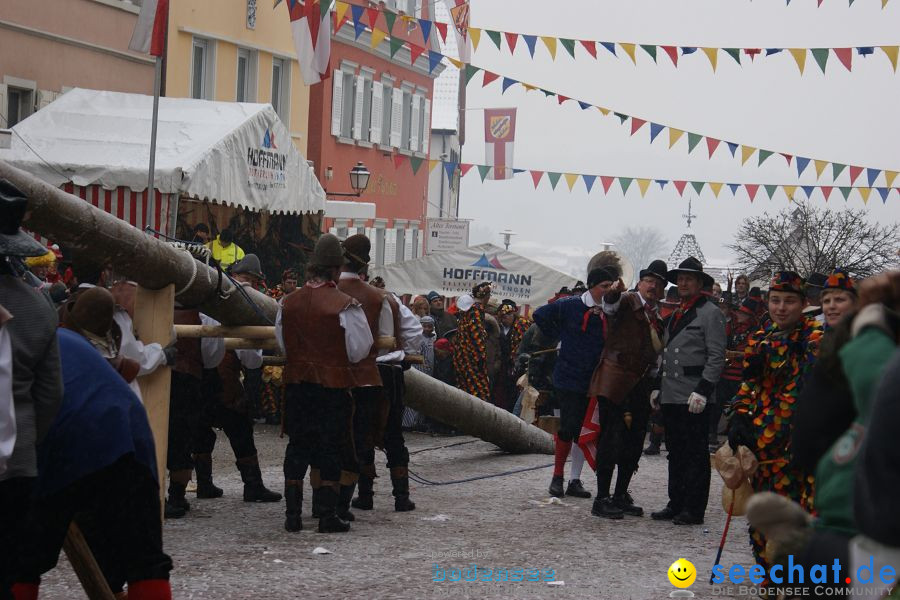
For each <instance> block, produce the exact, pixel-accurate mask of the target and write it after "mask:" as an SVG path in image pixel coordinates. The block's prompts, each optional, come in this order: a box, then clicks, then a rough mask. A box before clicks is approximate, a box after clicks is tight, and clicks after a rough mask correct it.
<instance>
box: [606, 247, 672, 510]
mask: <svg viewBox="0 0 900 600" xmlns="http://www.w3.org/2000/svg"><path fill="white" fill-rule="evenodd" d="M667 271H668V269H667V268H666V263H665V262H663V261H661V260H655V261H653V262H652V263H651V264H650V266H649V267H647V268H646V269H643V270H642V271H641V272H640V280H639V281H638V284H637V291H634V292H622V290H621V289H620V286H616V287H613V288H612V289H611V290H610V291H609V292H607V294H606V295H605V296H604V297H603V303H602V306H603V311H604V312H605V313H606V314H607V318H608V322H609V331H608V336H607V338H606V344H605V346H604V348H603V354H602V356H601V357H600V363H599V364H598V365H597V368H596V369H594V375H593V377H592V379H591V387H590V389H589V390H588V395H589V396H595V397H596V398H597V408H598V411H599V416H600V436H599V439H598V442H597V457H596V458H597V460H596V467H597V486H598V490H597V498H596V499H595V500H594V506H593V509H592V510H591V512H592V513H593V514H594V515H596V516H599V517H605V518H608V519H621V518H622V515H623V514H628V515H633V516H638V517H639V516H641V515H643V514H644V510H643V509H642V508H641V507H640V506H636V505H635V504H634V500H632V498H631V495H630V494H629V493H628V484H629V483H630V482H631V477H632V476H633V475H634V473H635V471H637V467H638V461H639V460H640V457H641V451H642V449H643V444H644V435H645V433H646V431H647V420H648V419H649V418H650V391H651V390H652V389H653V380H654V378H655V376H656V363H657V360H658V357H659V353H660V352H661V351H662V333H663V328H662V321H661V320H660V318H659V314H658V313H657V311H656V302H657V301H658V300H659V298H660V297H661V296H662V292H663V290H664V289H665V287H666V274H667ZM616 466H618V468H619V472H618V475H617V477H616V488H615V492H614V494H613V495H612V496H610V494H609V491H610V485H611V483H612V474H613V470H614V468H615V467H616Z"/></svg>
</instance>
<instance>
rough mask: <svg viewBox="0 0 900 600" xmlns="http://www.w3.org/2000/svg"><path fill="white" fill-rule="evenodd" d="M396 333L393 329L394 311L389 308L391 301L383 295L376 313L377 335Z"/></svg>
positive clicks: (392, 334)
mask: <svg viewBox="0 0 900 600" xmlns="http://www.w3.org/2000/svg"><path fill="white" fill-rule="evenodd" d="M396 333H397V332H395V331H394V311H392V310H391V303H390V301H389V300H388V298H387V296H385V297H384V300H382V302H381V312H380V313H378V335H379V336H391V337H393V336H394V335H396Z"/></svg>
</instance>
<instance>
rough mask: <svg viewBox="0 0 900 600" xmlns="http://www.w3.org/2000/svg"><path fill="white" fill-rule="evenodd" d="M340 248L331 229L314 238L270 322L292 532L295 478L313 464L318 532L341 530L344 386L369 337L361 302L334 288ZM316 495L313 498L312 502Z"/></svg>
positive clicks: (352, 379) (347, 416)
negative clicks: (300, 279)
mask: <svg viewBox="0 0 900 600" xmlns="http://www.w3.org/2000/svg"><path fill="white" fill-rule="evenodd" d="M345 262H346V259H345V258H344V249H343V248H342V247H341V242H340V240H339V239H338V238H337V236H334V235H332V234H328V233H326V234H324V235H323V236H322V237H320V238H319V241H318V242H316V246H315V249H314V250H313V256H312V260H311V261H310V264H309V266H308V268H307V274H308V277H309V278H308V280H307V282H306V284H305V285H304V286H303V287H302V288H300V289H298V290H297V291H296V292H294V293H293V294H290V295H288V296H285V297H284V302H283V304H282V306H281V307H280V308H279V310H278V314H277V316H276V319H275V336H276V338H277V339H278V343H279V345H280V346H281V348H282V350H283V351H284V354H285V358H286V364H285V368H284V382H285V384H286V389H285V415H284V426H285V431H286V432H287V434H288V438H289V440H290V441H289V442H288V447H287V450H286V451H285V456H284V479H285V486H284V491H285V494H284V495H285V502H286V507H285V522H284V528H285V529H286V530H287V531H300V530H301V529H302V528H303V524H302V522H301V520H300V511H301V507H302V501H303V478H304V477H305V476H306V471H307V469H308V468H309V466H310V465H315V466H316V467H318V469H319V476H320V478H321V481H320V483H319V487H318V489H316V490H315V491H314V492H313V493H314V495H316V496H318V498H316V499H314V502H313V503H314V504H316V505H317V506H318V514H319V532H320V533H332V532H344V531H349V529H350V523H348V522H347V521H344V520H343V519H341V518H340V517H339V516H338V515H337V506H338V500H339V495H340V480H341V470H342V465H345V464H346V453H347V450H348V449H349V450H350V454H351V455H352V444H350V445H349V446H348V442H350V440H349V435H348V432H349V424H350V422H351V411H352V409H353V405H352V400H351V397H350V389H351V388H354V387H356V386H357V385H358V384H359V382H358V380H357V374H356V372H355V370H354V369H353V365H355V364H356V363H359V362H360V361H362V360H363V359H365V358H366V357H367V356H369V351H370V350H371V349H372V344H373V343H374V339H373V337H372V330H371V329H370V327H369V323H368V321H367V320H366V313H365V311H364V310H363V307H362V305H361V304H360V303H359V302H357V301H356V300H354V299H353V298H352V297H351V296H349V295H347V294H345V293H344V292H342V291H340V290H339V289H338V288H337V282H338V279H339V277H340V273H341V267H343V266H344V264H345ZM316 500H318V502H316Z"/></svg>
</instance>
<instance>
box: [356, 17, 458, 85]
mask: <svg viewBox="0 0 900 600" xmlns="http://www.w3.org/2000/svg"><path fill="white" fill-rule="evenodd" d="M385 14H387V13H385ZM372 33H373V34H374V33H375V32H374V31H373V32H372ZM405 43H406V42H405V41H404V40H403V38H398V37H392V38H391V39H390V45H391V58H394V55H395V54H397V51H398V50H399V49H400V48H402V47H403V44H405ZM467 66H468V65H467ZM466 83H469V80H468V79H466Z"/></svg>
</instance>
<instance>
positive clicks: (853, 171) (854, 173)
mask: <svg viewBox="0 0 900 600" xmlns="http://www.w3.org/2000/svg"><path fill="white" fill-rule="evenodd" d="M862 172H863V168H862V167H854V166H852V165H851V166H850V185H853V183H854V182H855V181H856V178H857V177H859V176H860V174H862Z"/></svg>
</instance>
